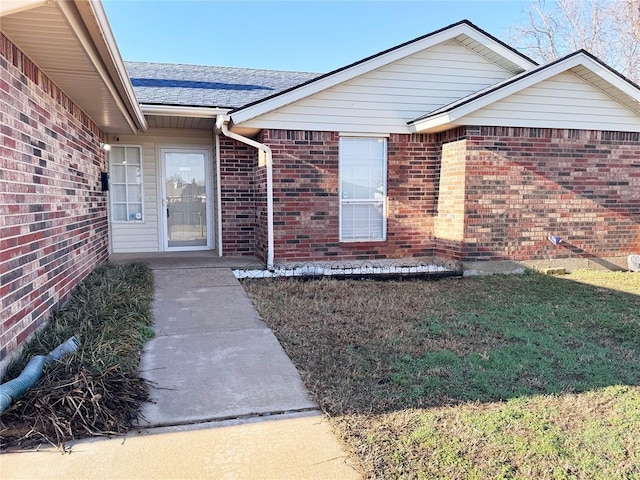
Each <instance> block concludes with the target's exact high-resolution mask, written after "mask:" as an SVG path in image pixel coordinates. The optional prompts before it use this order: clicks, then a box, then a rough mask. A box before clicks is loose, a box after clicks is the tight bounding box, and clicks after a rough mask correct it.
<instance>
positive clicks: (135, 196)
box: [109, 146, 144, 222]
mask: <svg viewBox="0 0 640 480" xmlns="http://www.w3.org/2000/svg"><path fill="white" fill-rule="evenodd" d="M140 150H141V149H140V147H138V146H114V147H112V148H111V151H110V152H109V177H110V178H109V180H110V183H111V185H110V187H109V188H110V192H111V194H110V198H111V221H112V222H142V221H144V215H143V201H142V200H143V198H144V197H143V192H142V178H143V175H142V163H141V162H142V159H141V152H140Z"/></svg>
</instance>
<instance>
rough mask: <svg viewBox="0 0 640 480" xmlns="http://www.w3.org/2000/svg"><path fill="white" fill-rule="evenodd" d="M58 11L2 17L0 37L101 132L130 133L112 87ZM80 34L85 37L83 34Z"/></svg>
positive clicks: (127, 119) (51, 8)
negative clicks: (20, 51)
mask: <svg viewBox="0 0 640 480" xmlns="http://www.w3.org/2000/svg"><path fill="white" fill-rule="evenodd" d="M72 7H74V6H73V4H71V2H68V3H67V4H66V5H65V6H64V8H65V9H69V10H68V11H70V12H72V13H74V12H75V13H76V14H77V10H72ZM61 8H62V7H58V6H57V3H53V4H46V5H42V6H38V7H35V8H32V9H29V10H25V11H20V12H17V13H13V14H9V15H5V16H3V17H2V24H1V29H2V33H3V34H4V35H6V36H7V37H8V38H9V40H11V41H12V42H13V43H14V44H15V45H16V46H17V47H18V48H19V49H20V50H22V51H23V52H24V53H25V54H26V55H27V56H28V57H29V58H30V59H31V60H32V61H33V62H34V63H35V64H36V65H37V66H38V67H39V68H40V69H41V70H42V71H43V73H44V74H46V75H47V76H48V77H49V78H50V79H51V80H52V81H53V82H54V83H55V84H56V85H57V86H58V87H59V88H60V89H61V90H62V91H63V92H64V93H65V94H66V95H68V96H69V98H71V99H72V100H73V102H74V103H76V105H78V107H80V108H81V109H82V110H83V111H84V112H85V113H86V114H87V115H88V116H89V117H90V118H91V119H92V120H93V121H94V122H96V123H97V124H98V125H99V126H100V128H101V129H102V130H103V131H105V132H106V133H132V132H134V131H135V126H134V125H133V124H132V120H131V118H130V116H129V115H128V113H127V111H126V108H123V106H122V102H121V100H120V99H119V97H118V96H117V94H116V95H114V87H113V85H110V84H109V83H108V80H105V79H104V77H103V76H102V75H101V74H100V72H99V71H98V67H97V66H96V64H95V59H93V60H92V58H91V56H90V54H89V53H88V52H87V51H86V49H85V48H84V46H83V44H82V41H81V40H80V39H79V38H78V36H77V35H76V34H75V32H74V31H73V29H72V28H71V27H70V25H69V24H68V23H67V20H66V18H65V15H63V14H62V13H61ZM78 18H79V14H78ZM76 28H77V26H76ZM85 30H86V28H85ZM83 33H84V34H86V37H87V38H88V37H89V34H88V33H87V32H86V31H84V32H83Z"/></svg>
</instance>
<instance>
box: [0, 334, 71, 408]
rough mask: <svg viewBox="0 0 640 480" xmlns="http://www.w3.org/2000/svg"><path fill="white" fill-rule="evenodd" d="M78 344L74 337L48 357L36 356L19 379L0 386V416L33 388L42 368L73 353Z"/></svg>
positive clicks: (40, 375)
mask: <svg viewBox="0 0 640 480" xmlns="http://www.w3.org/2000/svg"><path fill="white" fill-rule="evenodd" d="M78 345H80V342H79V341H78V339H77V338H76V337H71V338H69V339H67V341H66V342H64V343H61V344H60V345H58V346H57V347H56V348H55V349H53V350H52V351H51V352H49V355H46V356H45V355H37V356H35V357H33V358H32V359H31V360H29V363H27V366H26V367H24V370H22V373H21V374H20V376H19V377H17V378H14V379H13V380H10V381H8V382H6V383H3V384H2V385H0V414H1V413H2V412H4V411H5V410H6V409H7V408H9V406H10V405H11V404H12V403H13V402H14V401H15V400H17V399H18V398H20V397H21V396H22V395H24V393H25V392H26V391H27V390H28V389H30V388H31V387H33V386H35V384H36V383H38V380H40V377H42V371H43V370H44V367H46V366H49V365H52V364H54V363H55V362H57V361H58V360H60V359H61V358H62V357H64V356H65V355H66V354H67V353H71V352H75V351H76V350H77V349H78Z"/></svg>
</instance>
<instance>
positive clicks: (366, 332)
mask: <svg viewBox="0 0 640 480" xmlns="http://www.w3.org/2000/svg"><path fill="white" fill-rule="evenodd" d="M603 275H607V274H603ZM628 275H634V274H628ZM627 280H628V277H627ZM627 280H624V281H627ZM637 282H638V290H637V291H638V292H639V294H640V277H638V280H637ZM614 283H615V282H614ZM614 287H615V286H614ZM246 288H247V291H248V292H249V294H250V295H251V297H252V298H253V300H254V302H255V303H256V306H257V307H258V309H259V311H260V313H261V315H262V317H263V318H265V321H266V322H267V324H268V325H269V326H270V327H271V328H272V329H273V330H274V332H275V334H276V336H277V337H278V339H279V340H280V342H281V343H282V344H283V346H284V348H285V349H286V350H287V353H288V354H289V355H290V356H291V358H292V359H293V361H294V363H295V364H296V366H297V367H298V369H299V370H300V371H301V373H302V375H303V378H304V379H305V383H306V384H307V386H308V387H309V388H310V389H311V391H312V393H313V394H314V396H315V398H316V400H317V401H318V402H319V403H320V405H321V406H322V407H323V408H324V409H325V410H326V411H327V412H328V413H330V414H334V415H335V414H345V413H384V412H390V411H395V410H399V409H405V408H420V407H431V406H442V405H451V404H457V403H461V402H470V401H480V402H493V401H500V400H507V399H510V398H515V397H521V396H524V395H547V394H562V393H580V392H585V391H589V390H593V389H598V388H601V387H606V386H610V385H618V384H625V385H640V315H639V314H638V312H640V295H634V294H630V293H623V292H619V291H616V290H614V289H613V288H602V287H596V286H592V285H585V284H582V283H577V282H573V281H567V280H566V279H564V278H562V279H561V278H555V277H549V276H544V275H539V274H533V273H530V274H525V275H519V276H499V275H498V276H493V277H483V278H472V279H464V280H440V281H430V282H424V281H422V282H421V281H406V282H375V281H362V282H357V281H344V282H337V281H335V280H332V281H317V282H304V283H300V282H295V281H273V282H264V281H262V282H260V281H257V282H256V281H254V282H248V283H246Z"/></svg>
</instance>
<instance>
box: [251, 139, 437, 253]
mask: <svg viewBox="0 0 640 480" xmlns="http://www.w3.org/2000/svg"><path fill="white" fill-rule="evenodd" d="M259 140H260V141H261V142H263V143H265V144H267V145H269V147H270V148H271V149H272V152H273V172H274V173H273V177H274V236H275V260H276V262H279V261H311V260H316V261H320V260H325V261H331V260H338V259H340V260H364V259H382V258H403V257H412V256H423V255H431V254H432V253H433V249H434V240H433V217H434V214H435V210H436V201H437V196H436V186H437V175H438V170H437V168H438V156H439V145H438V143H437V141H436V140H437V139H436V137H434V136H425V135H392V136H391V137H390V138H389V139H388V183H387V191H388V196H389V199H390V200H389V204H388V221H387V240H386V241H384V242H354V243H350V242H340V241H339V218H338V217H339V214H338V201H339V199H338V143H339V136H338V134H337V133H335V132H305V131H291V130H289V131H286V130H265V131H263V132H262V133H261V136H260V138H259ZM265 229H266V227H265Z"/></svg>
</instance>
